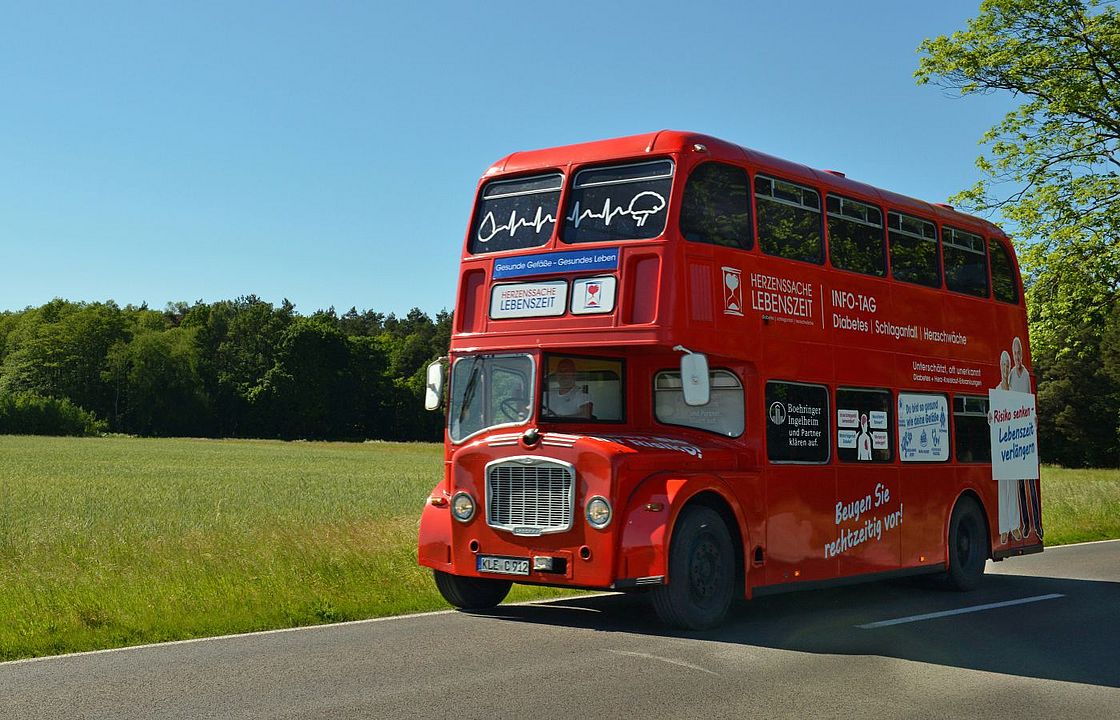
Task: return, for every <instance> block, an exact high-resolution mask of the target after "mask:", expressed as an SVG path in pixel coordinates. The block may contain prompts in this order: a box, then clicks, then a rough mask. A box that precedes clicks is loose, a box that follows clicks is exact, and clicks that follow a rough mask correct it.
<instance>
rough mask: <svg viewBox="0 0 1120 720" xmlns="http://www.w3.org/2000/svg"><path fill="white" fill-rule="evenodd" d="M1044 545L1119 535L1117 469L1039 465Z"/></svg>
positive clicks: (1108, 538) (1109, 537) (1118, 483)
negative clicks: (1075, 468) (1078, 468)
mask: <svg viewBox="0 0 1120 720" xmlns="http://www.w3.org/2000/svg"><path fill="white" fill-rule="evenodd" d="M1042 506H1043V507H1042V520H1043V523H1044V529H1045V530H1046V535H1045V541H1046V544H1047V545H1066V544H1068V543H1075V542H1087V541H1090V540H1111V539H1114V538H1120V470H1068V469H1063V468H1055V467H1043V468H1042Z"/></svg>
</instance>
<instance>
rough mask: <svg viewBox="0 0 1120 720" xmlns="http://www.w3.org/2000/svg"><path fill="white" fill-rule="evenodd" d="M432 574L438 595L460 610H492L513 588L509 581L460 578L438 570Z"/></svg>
mask: <svg viewBox="0 0 1120 720" xmlns="http://www.w3.org/2000/svg"><path fill="white" fill-rule="evenodd" d="M433 573H434V575H435V579H436V587H437V588H439V594H440V595H443V599H444V600H446V601H447V602H449V603H450V604H452V605H454V606H455V607H457V608H459V609H460V610H485V609H486V608H492V607H494V606H495V605H497V604H498V603H500V602H501V601H502V600H505V598H506V595H508V594H509V589H510V588H511V587H512V586H513V583H512V582H510V581H509V580H488V579H486V578H472V577H460V576H458V575H450V574H448V573H445V572H440V571H439V570H434V571H433Z"/></svg>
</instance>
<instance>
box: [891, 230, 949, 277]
mask: <svg viewBox="0 0 1120 720" xmlns="http://www.w3.org/2000/svg"><path fill="white" fill-rule="evenodd" d="M887 225H888V227H889V228H890V232H889V236H890V245H891V274H892V275H894V278H895V280H901V281H903V282H908V283H914V284H915V285H926V286H929V287H941V261H940V260H939V259H938V257H937V227H936V226H935V225H934V224H933V223H931V222H929V221H928V220H922V219H921V218H917V217H913V216H911V215H903V214H902V213H898V212H889V213H887Z"/></svg>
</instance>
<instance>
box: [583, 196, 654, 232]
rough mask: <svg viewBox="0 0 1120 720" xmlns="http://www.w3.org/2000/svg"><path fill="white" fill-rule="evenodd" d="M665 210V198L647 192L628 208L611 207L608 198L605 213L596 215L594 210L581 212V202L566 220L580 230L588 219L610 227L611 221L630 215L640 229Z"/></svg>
mask: <svg viewBox="0 0 1120 720" xmlns="http://www.w3.org/2000/svg"><path fill="white" fill-rule="evenodd" d="M647 196H648V198H649V199H647V200H645V201H644V202H640V203H639V202H638V201H639V200H642V199H643V198H646V197H647ZM664 209H665V198H664V197H662V196H661V195H660V194H659V193H655V192H653V191H652V190H645V191H643V192H640V193H638V194H637V195H635V196H634V197H633V198H631V200H630V204H629V205H627V206H626V207H622V206H619V207H614V208H612V207H611V199H610V198H609V197H608V198H607V199H606V200H604V201H603V211H602V212H600V213H596V212H595V211H594V210H584V211H583V212H580V209H579V201H578V200H577V201H576V204H575V205H574V206H573V207H572V214H571V215H569V216H568V217H567V218H565V219H566V220H567V221H568V222H571V223H575V226H576V227H577V228H578V227H579V224H580V223H581V222H583V221H584V220H586V219H587V218H594V219H596V220H602V221H603V224H604V225H610V224H611V221H612V220H614V219H615V218H616V217H618V216H619V215H629V216H630V217H632V218H634V221H635V223H637V225H638V227H644V226H645V224H646V220H649V216H650V215H656V214H657V213H659V212H661V211H662V210H664Z"/></svg>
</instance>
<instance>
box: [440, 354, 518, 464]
mask: <svg viewBox="0 0 1120 720" xmlns="http://www.w3.org/2000/svg"><path fill="white" fill-rule="evenodd" d="M535 378H536V375H535V373H534V371H533V359H532V358H531V357H530V356H529V355H524V354H519V355H469V356H467V357H464V358H460V359H459V360H458V361H457V362H456V363H455V367H454V369H453V370H452V372H451V406H450V408H449V412H448V430H449V431H450V433H451V439H452V440H453V441H455V442H460V441H462V440H465V439H466V438H468V437H470V436H471V435H474V434H475V433H478V432H481V431H483V430H486V429H489V428H492V427H497V426H500V425H520V424H523V423H525V422H526V421H527V420H528V419H529V401H530V398H532V397H533V395H534V392H535Z"/></svg>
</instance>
